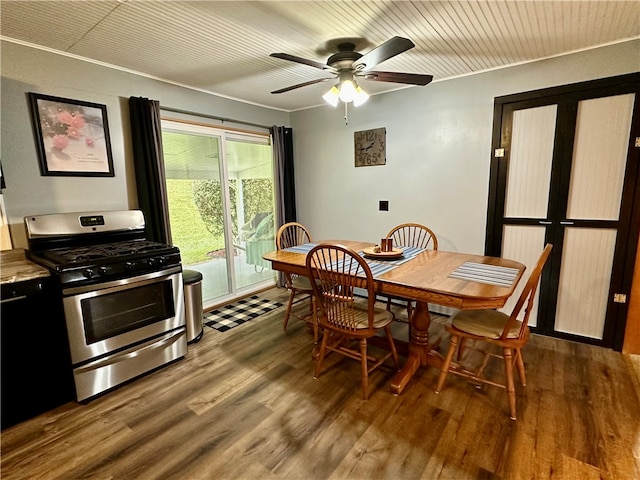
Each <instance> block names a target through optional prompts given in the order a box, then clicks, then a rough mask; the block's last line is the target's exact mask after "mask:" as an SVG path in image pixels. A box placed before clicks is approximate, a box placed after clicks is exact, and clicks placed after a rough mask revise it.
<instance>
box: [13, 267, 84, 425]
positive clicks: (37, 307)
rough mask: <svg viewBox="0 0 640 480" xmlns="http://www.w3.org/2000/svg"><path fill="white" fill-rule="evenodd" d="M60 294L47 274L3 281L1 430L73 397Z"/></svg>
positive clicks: (69, 359)
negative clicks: (24, 279)
mask: <svg viewBox="0 0 640 480" xmlns="http://www.w3.org/2000/svg"><path fill="white" fill-rule="evenodd" d="M61 298H62V297H61V296H60V294H59V292H57V291H56V288H55V287H54V285H53V284H52V280H51V278H49V277H45V278H38V279H33V280H26V281H21V282H14V283H3V284H2V291H1V296H0V299H1V300H0V303H1V309H2V311H1V312H0V313H1V317H0V325H1V332H0V335H1V337H0V338H1V350H0V355H1V358H0V362H1V363H0V370H1V371H0V375H1V377H0V378H1V385H0V388H1V390H0V397H1V402H0V403H1V414H0V419H1V423H2V426H1V428H2V429H5V428H7V427H10V426H12V425H15V424H17V423H19V422H22V421H24V420H27V419H29V418H32V417H35V416H37V415H39V414H41V413H44V412H46V411H48V410H51V409H52V408H55V407H57V406H59V405H62V404H64V403H67V402H71V401H73V400H74V395H75V392H74V387H73V374H72V370H71V357H70V354H69V344H68V340H67V334H66V327H65V323H64V314H63V310H62V299H61Z"/></svg>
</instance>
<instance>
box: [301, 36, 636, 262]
mask: <svg viewBox="0 0 640 480" xmlns="http://www.w3.org/2000/svg"><path fill="white" fill-rule="evenodd" d="M637 71H640V41H634V42H627V43H624V44H618V45H612V46H608V47H603V48H599V49H596V50H591V51H588V52H581V53H576V54H572V55H566V56H563V57H558V58H554V59H548V60H544V61H540V62H536V63H531V64H525V65H520V66H515V67H510V68H505V69H502V70H497V71H493V72H487V73H483V74H477V75H473V76H468V77H463V78H459V79H454V80H448V81H442V82H434V83H432V84H430V85H427V86H424V87H411V88H407V89H403V90H399V91H396V92H393V93H388V94H383V95H378V96H374V97H371V98H370V99H369V101H368V102H367V103H366V104H364V105H363V106H361V107H359V108H350V111H349V124H348V125H346V126H345V122H344V120H343V116H344V110H343V108H341V107H340V106H339V107H338V108H336V109H334V108H332V107H329V106H327V107H324V106H323V107H318V108H313V109H309V110H304V111H299V112H294V113H292V114H291V124H292V127H293V137H294V145H295V168H296V171H295V176H296V189H297V191H296V194H297V209H298V220H299V221H300V222H302V223H304V224H305V225H307V226H308V227H309V228H310V230H311V232H312V234H313V237H314V239H341V238H347V239H357V240H364V241H372V242H376V241H378V239H380V237H382V236H384V234H386V232H387V231H388V230H389V229H390V228H391V227H393V226H394V225H396V224H398V223H403V222H410V221H415V222H419V223H424V224H425V225H427V226H429V227H430V228H432V229H433V230H434V231H435V232H436V235H437V236H438V243H439V248H441V249H443V250H452V251H465V252H469V253H483V251H484V237H485V223H486V211H487V195H488V180H489V165H490V155H491V135H492V122H493V105H494V98H495V97H498V96H503V95H509V94H513V93H520V92H526V91H530V90H536V89H540V88H547V87H552V86H558V85H564V84H569V83H574V82H580V81H586V80H592V79H597V78H605V77H610V76H615V75H621V74H626V73H633V72H637ZM363 86H364V88H365V89H366V86H365V85H364V82H363ZM378 127H386V129H387V164H386V165H385V166H373V167H358V168H355V167H354V156H353V155H354V151H353V149H354V146H353V132H355V131H359V130H365V129H369V128H378ZM379 200H389V202H390V205H389V207H390V208H389V211H388V212H380V211H378V201H379Z"/></svg>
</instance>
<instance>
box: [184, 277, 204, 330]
mask: <svg viewBox="0 0 640 480" xmlns="http://www.w3.org/2000/svg"><path fill="white" fill-rule="evenodd" d="M182 283H183V284H184V309H185V320H186V322H187V343H195V342H197V341H199V340H200V339H201V338H202V335H203V333H204V330H203V328H202V274H201V273H200V272H196V271H195V270H182Z"/></svg>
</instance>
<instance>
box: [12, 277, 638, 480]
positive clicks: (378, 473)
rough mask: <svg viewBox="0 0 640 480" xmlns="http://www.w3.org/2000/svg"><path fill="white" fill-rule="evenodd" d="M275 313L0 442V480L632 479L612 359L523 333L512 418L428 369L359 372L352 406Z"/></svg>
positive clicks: (633, 448)
mask: <svg viewBox="0 0 640 480" xmlns="http://www.w3.org/2000/svg"><path fill="white" fill-rule="evenodd" d="M267 294H268V295H270V296H273V297H274V298H280V299H281V300H282V301H283V302H284V299H285V298H286V294H287V293H286V291H284V290H283V289H273V290H270V291H269V292H267ZM304 307H306V302H305V305H302V304H300V305H298V307H297V308H304ZM282 313H283V309H279V310H278V311H276V312H275V313H271V314H267V315H265V316H264V317H261V318H259V319H256V320H253V321H251V322H249V323H247V324H245V325H242V326H240V327H238V328H236V329H233V330H231V331H229V332H226V333H218V332H216V331H214V330H212V329H210V328H207V327H205V333H204V337H203V339H202V340H201V341H200V342H199V343H196V344H194V345H190V347H189V352H188V355H187V356H186V357H185V359H183V360H179V361H177V362H176V363H174V364H172V365H169V366H167V367H164V368H162V369H160V370H158V371H156V372H153V373H152V374H150V375H147V376H145V377H143V378H140V379H138V380H136V381H134V382H131V383H129V384H127V385H124V386H121V387H120V388H118V389H116V390H114V391H112V392H109V393H108V394H106V395H104V396H102V397H100V398H98V399H96V400H94V401H92V402H90V403H88V404H86V405H80V404H76V403H69V404H66V405H63V406H62V407H60V408H58V409H56V410H54V411H51V412H48V413H46V414H44V415H41V416H39V417H37V418H34V419H32V420H29V421H27V422H24V423H22V424H19V425H16V426H14V427H11V428H9V429H7V430H5V431H3V432H2V435H1V441H2V451H1V458H0V459H1V472H0V475H1V477H2V479H3V480H10V479H19V480H24V479H65V480H66V479H88V478H91V479H118V480H119V479H163V480H164V479H167V480H168V479H247V480H252V479H261V480H262V479H267V480H268V479H392V480H398V479H402V480H405V479H406V480H409V479H429V480H431V479H434V480H435V479H476V478H495V479H547V478H554V479H555V478H558V479H577V480H578V479H579V480H582V479H599V478H602V479H611V480H627V479H628V480H631V479H638V478H640V401H639V397H640V388H638V385H637V383H636V379H635V377H634V375H633V372H632V368H631V366H630V361H629V360H628V359H625V357H624V356H623V355H622V354H620V353H617V352H613V351H611V350H606V349H602V348H597V347H592V346H588V345H583V344H577V343H571V342H567V341H562V340H557V339H551V338H546V337H540V336H536V335H534V336H532V339H531V340H530V342H529V344H528V345H527V347H526V348H525V349H524V351H523V353H524V358H525V363H526V367H527V376H528V385H527V386H526V387H524V388H523V387H520V386H519V385H517V407H518V420H517V421H512V420H509V416H508V413H507V411H508V409H507V402H506V395H505V393H504V391H503V390H502V389H499V388H496V387H490V386H485V387H483V388H482V389H476V388H475V387H474V386H473V385H472V384H470V383H468V382H467V381H466V380H465V379H463V378H460V377H457V376H454V375H449V377H448V379H447V382H446V384H445V387H444V389H443V391H442V392H441V393H440V395H436V394H435V393H434V387H435V385H436V381H437V376H438V372H437V371H435V369H433V368H426V369H421V370H419V372H418V373H417V374H416V376H415V377H414V379H413V380H412V381H411V382H410V384H409V385H408V386H407V388H406V390H405V391H404V392H403V393H402V395H400V396H393V395H392V394H391V393H390V389H389V381H390V378H391V376H392V375H393V371H392V368H391V366H389V368H386V369H383V370H378V371H376V372H374V374H373V375H372V379H371V384H372V389H373V391H372V393H371V395H370V398H369V400H368V401H364V400H362V398H361V390H360V380H359V379H360V373H359V365H358V363H357V362H355V361H353V360H349V359H342V358H340V357H338V356H335V355H332V356H331V357H329V359H332V362H333V364H332V362H330V361H329V359H327V368H328V370H326V372H325V373H324V374H323V375H321V376H320V378H319V379H317V380H314V379H313V360H312V358H311V351H312V348H313V340H312V335H311V333H310V331H309V330H308V329H307V327H306V325H304V323H303V322H300V321H297V320H296V319H295V318H292V319H291V320H290V322H289V328H288V330H287V332H286V333H284V332H283V330H282ZM442 322H443V320H442V319H440V320H439V319H438V318H435V319H434V322H433V334H438V333H439V332H440V331H441V330H443V329H442ZM399 326H401V327H402V326H403V325H399ZM401 333H402V332H401ZM405 333H406V332H405ZM399 338H402V339H405V338H406V336H402V337H399ZM446 346H447V340H446V339H444V340H443V344H442V347H441V348H442V349H445V348H446ZM334 357H335V358H334ZM494 371H495V372H497V373H500V371H501V366H500V365H497V366H496V367H495V368H494Z"/></svg>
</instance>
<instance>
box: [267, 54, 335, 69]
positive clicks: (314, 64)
mask: <svg viewBox="0 0 640 480" xmlns="http://www.w3.org/2000/svg"><path fill="white" fill-rule="evenodd" d="M269 56H270V57H275V58H281V59H282V60H289V61H290V62H296V63H302V64H303V65H309V66H310V67H315V68H319V69H320V70H330V71H332V72H333V71H335V69H334V68H332V67H330V66H329V65H326V64H324V63H320V62H316V61H315V60H309V59H308V58H302V57H296V56H295V55H289V54H288V53H272V54H270V55H269Z"/></svg>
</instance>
